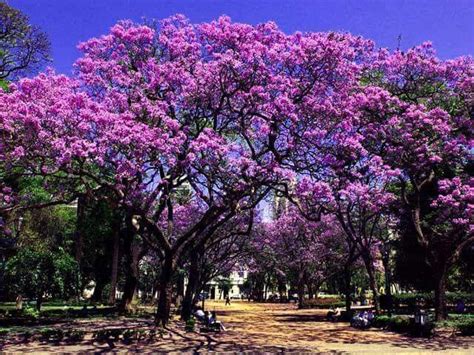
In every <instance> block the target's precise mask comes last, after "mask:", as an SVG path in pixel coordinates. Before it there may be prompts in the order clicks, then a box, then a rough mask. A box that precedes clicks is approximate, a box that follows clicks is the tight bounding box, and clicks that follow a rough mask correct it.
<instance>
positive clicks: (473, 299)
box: [392, 292, 474, 307]
mask: <svg viewBox="0 0 474 355" xmlns="http://www.w3.org/2000/svg"><path fill="white" fill-rule="evenodd" d="M392 298H393V303H394V305H395V306H400V305H406V306H415V305H416V303H417V301H421V300H422V301H423V302H424V303H425V304H426V305H427V306H428V307H432V306H433V305H434V293H429V292H424V293H422V292H420V293H400V294H395V295H392ZM458 300H463V301H464V303H466V305H468V304H474V293H467V292H447V293H446V301H447V303H448V304H452V305H455V304H456V303H457V301H458Z"/></svg>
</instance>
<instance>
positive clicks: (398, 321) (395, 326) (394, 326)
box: [388, 316, 410, 333]
mask: <svg viewBox="0 0 474 355" xmlns="http://www.w3.org/2000/svg"><path fill="white" fill-rule="evenodd" d="M388 329H390V330H392V331H394V332H398V333H405V332H408V331H410V318H408V317H403V316H395V317H391V318H390V321H389V323H388Z"/></svg>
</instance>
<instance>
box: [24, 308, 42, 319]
mask: <svg viewBox="0 0 474 355" xmlns="http://www.w3.org/2000/svg"><path fill="white" fill-rule="evenodd" d="M22 314H23V316H25V317H28V318H33V319H36V318H38V317H39V316H40V312H39V311H38V310H37V309H36V308H33V307H25V308H24V309H23V311H22Z"/></svg>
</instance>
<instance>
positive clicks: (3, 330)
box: [0, 329, 10, 338]
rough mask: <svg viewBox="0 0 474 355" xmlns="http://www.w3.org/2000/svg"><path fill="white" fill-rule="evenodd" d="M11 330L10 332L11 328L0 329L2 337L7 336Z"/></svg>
mask: <svg viewBox="0 0 474 355" xmlns="http://www.w3.org/2000/svg"><path fill="white" fill-rule="evenodd" d="M9 332H10V330H9V329H0V338H4V337H6V336H7V335H8V333H9Z"/></svg>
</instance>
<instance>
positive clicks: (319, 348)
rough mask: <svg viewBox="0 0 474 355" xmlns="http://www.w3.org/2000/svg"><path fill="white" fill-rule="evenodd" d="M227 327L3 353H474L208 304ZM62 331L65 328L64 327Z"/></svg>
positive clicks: (144, 323)
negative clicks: (127, 341)
mask: <svg viewBox="0 0 474 355" xmlns="http://www.w3.org/2000/svg"><path fill="white" fill-rule="evenodd" d="M206 309H208V310H215V311H216V312H217V315H218V319H220V320H221V321H222V322H223V323H224V324H225V326H226V328H227V331H226V332H223V333H218V334H216V333H212V334H198V333H193V332H192V333H186V332H184V329H183V325H182V324H180V323H179V322H178V323H176V322H174V323H173V325H172V326H171V327H169V328H168V329H167V331H166V333H165V334H164V335H163V337H162V338H159V339H157V340H156V341H154V342H153V343H146V342H139V343H138V344H129V345H125V344H123V343H122V342H117V343H116V344H114V343H109V344H108V343H102V344H100V343H97V342H94V341H93V340H92V339H91V338H90V336H88V337H86V338H85V340H84V341H83V342H82V343H80V344H64V343H59V344H51V343H40V342H33V343H29V344H21V343H15V342H13V343H6V344H4V345H3V348H2V346H1V345H0V350H2V351H4V352H18V351H20V352H31V353H35V354H38V353H42V352H44V353H46V352H130V351H132V352H134V351H136V352H208V351H227V352H245V351H252V352H253V351H257V352H264V351H266V352H283V351H296V352H325V353H337V354H347V353H363V354H366V353H374V354H383V353H412V354H415V353H453V354H454V353H458V354H474V337H459V336H452V335H451V334H439V335H437V336H436V337H434V338H432V339H419V338H411V337H406V336H403V335H400V334H396V333H391V332H386V331H380V330H355V329H352V328H350V327H349V326H348V325H347V323H329V322H326V321H324V315H325V313H326V311H324V310H297V309H296V308H295V305H293V304H258V303H247V302H232V305H230V306H225V305H224V303H223V302H208V303H206ZM69 326H72V327H74V328H80V329H86V330H93V329H99V328H103V327H104V326H107V327H108V328H109V327H137V328H141V329H143V328H152V327H153V324H152V322H151V320H145V319H137V320H130V319H118V320H106V321H103V322H101V321H80V322H76V323H73V324H69ZM62 327H65V326H64V325H63V326H62Z"/></svg>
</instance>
